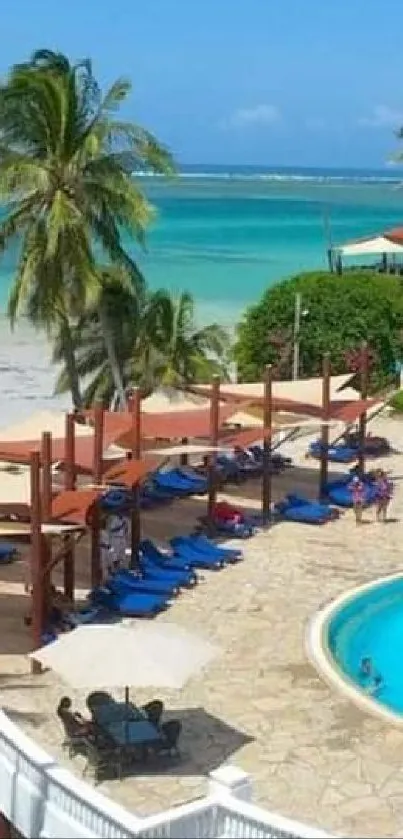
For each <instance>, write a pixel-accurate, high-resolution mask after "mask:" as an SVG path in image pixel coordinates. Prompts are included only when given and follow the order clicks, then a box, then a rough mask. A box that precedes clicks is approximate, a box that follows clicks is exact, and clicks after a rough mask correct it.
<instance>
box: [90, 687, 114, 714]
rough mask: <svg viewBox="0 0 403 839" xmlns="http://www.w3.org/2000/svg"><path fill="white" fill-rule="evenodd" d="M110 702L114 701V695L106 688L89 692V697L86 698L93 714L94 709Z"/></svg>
mask: <svg viewBox="0 0 403 839" xmlns="http://www.w3.org/2000/svg"><path fill="white" fill-rule="evenodd" d="M110 702H114V699H113V696H111V694H110V693H107V691H105V690H94V691H93V692H92V693H89V694H88V696H87V699H86V700H85V704H86V706H87V708H88V710H89V711H90V713H91V714H93V713H94V710H96V709H97V708H99V706H100V705H108V704H109V703H110Z"/></svg>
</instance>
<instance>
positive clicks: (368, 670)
mask: <svg viewBox="0 0 403 839" xmlns="http://www.w3.org/2000/svg"><path fill="white" fill-rule="evenodd" d="M360 675H361V676H368V677H370V676H372V675H373V669H372V661H371V659H370V658H369V656H365V658H362V659H361V663H360Z"/></svg>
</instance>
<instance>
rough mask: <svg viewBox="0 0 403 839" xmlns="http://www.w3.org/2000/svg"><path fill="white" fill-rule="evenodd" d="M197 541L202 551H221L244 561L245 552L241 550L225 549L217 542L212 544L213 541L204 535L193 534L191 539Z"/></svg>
mask: <svg viewBox="0 0 403 839" xmlns="http://www.w3.org/2000/svg"><path fill="white" fill-rule="evenodd" d="M190 538H192V539H194V540H195V543H196V545H197V547H198V548H199V549H200V550H201V549H202V548H203V550H206V551H207V550H214V551H220V553H224V554H225V555H226V556H227V555H231V556H234V557H236V558H238V559H243V551H241V550H240V548H225V547H224V546H223V545H216V543H215V542H212V541H211V539H208V538H207V536H205V535H204V533H193V534H192V536H191V537H190Z"/></svg>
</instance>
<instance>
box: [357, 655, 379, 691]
mask: <svg viewBox="0 0 403 839" xmlns="http://www.w3.org/2000/svg"><path fill="white" fill-rule="evenodd" d="M360 675H361V676H363V677H364V678H365V679H368V680H369V684H367V686H366V690H367V692H368V693H371V694H374V693H377V692H378V691H379V690H380V688H381V687H382V685H383V678H382V676H381V674H380V673H376V672H375V671H374V668H373V665H372V660H371V659H370V658H369V656H365V658H363V659H362V660H361V664H360Z"/></svg>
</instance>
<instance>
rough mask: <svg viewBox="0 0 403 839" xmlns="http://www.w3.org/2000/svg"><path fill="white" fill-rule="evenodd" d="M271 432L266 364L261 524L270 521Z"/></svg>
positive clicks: (269, 377)
mask: <svg viewBox="0 0 403 839" xmlns="http://www.w3.org/2000/svg"><path fill="white" fill-rule="evenodd" d="M272 431H273V371H272V366H271V364H268V365H267V367H266V368H265V372H264V399H263V477H262V518H263V524H268V523H269V522H270V519H271V498H272V468H271V438H272Z"/></svg>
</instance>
